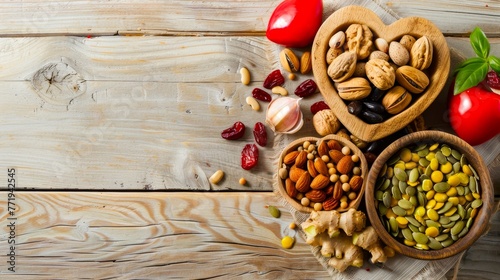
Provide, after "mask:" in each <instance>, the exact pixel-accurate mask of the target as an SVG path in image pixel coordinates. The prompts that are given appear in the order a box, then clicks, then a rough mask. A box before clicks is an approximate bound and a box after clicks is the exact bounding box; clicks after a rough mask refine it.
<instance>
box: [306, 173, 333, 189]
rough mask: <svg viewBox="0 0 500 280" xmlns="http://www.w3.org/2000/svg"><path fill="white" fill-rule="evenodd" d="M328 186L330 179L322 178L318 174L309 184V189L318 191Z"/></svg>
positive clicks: (321, 175) (322, 176)
mask: <svg viewBox="0 0 500 280" xmlns="http://www.w3.org/2000/svg"><path fill="white" fill-rule="evenodd" d="M328 184H330V178H328V177H326V176H324V175H323V174H318V176H316V177H315V178H314V179H313V180H312V182H311V189H314V190H320V189H322V188H325V187H327V186H328Z"/></svg>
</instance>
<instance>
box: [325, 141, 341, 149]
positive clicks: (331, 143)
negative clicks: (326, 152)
mask: <svg viewBox="0 0 500 280" xmlns="http://www.w3.org/2000/svg"><path fill="white" fill-rule="evenodd" d="M327 145H328V148H330V150H339V151H340V150H342V145H340V143H339V141H337V140H335V139H331V140H329V141H328V143H327Z"/></svg>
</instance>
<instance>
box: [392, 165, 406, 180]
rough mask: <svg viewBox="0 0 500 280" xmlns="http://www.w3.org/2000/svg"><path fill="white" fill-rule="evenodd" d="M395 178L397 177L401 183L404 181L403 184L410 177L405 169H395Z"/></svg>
mask: <svg viewBox="0 0 500 280" xmlns="http://www.w3.org/2000/svg"><path fill="white" fill-rule="evenodd" d="M394 176H396V178H397V179H398V180H399V181H403V182H406V180H407V179H408V175H407V174H406V172H405V171H404V169H401V168H394Z"/></svg>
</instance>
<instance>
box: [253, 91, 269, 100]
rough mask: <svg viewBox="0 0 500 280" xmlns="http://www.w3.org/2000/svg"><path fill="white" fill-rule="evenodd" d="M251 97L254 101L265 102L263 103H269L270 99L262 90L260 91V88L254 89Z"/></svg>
mask: <svg viewBox="0 0 500 280" xmlns="http://www.w3.org/2000/svg"><path fill="white" fill-rule="evenodd" d="M252 96H253V97H254V98H255V99H258V100H260V101H265V102H269V101H271V99H272V97H271V95H270V94H269V93H267V92H265V91H264V90H262V89H260V88H254V89H253V90H252Z"/></svg>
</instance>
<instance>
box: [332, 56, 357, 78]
mask: <svg viewBox="0 0 500 280" xmlns="http://www.w3.org/2000/svg"><path fill="white" fill-rule="evenodd" d="M356 61H357V60H356V53H354V52H345V53H342V54H341V55H339V56H338V57H337V58H336V59H335V60H333V62H332V64H330V66H328V76H330V78H332V80H333V81H334V82H342V81H345V80H347V79H348V78H350V77H351V76H352V74H353V73H354V70H355V69H356Z"/></svg>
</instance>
